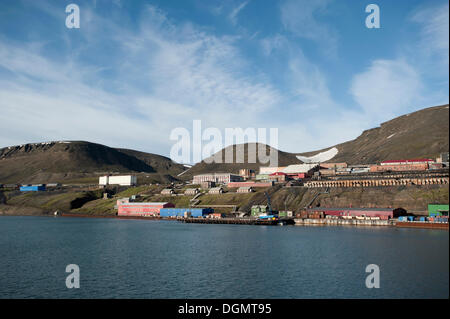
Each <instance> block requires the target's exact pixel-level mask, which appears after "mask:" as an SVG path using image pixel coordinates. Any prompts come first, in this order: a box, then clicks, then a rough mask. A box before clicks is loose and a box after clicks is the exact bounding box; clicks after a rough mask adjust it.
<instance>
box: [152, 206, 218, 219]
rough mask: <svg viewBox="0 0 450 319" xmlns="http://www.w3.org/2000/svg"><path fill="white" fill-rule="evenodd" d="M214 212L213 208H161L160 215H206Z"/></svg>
mask: <svg viewBox="0 0 450 319" xmlns="http://www.w3.org/2000/svg"><path fill="white" fill-rule="evenodd" d="M212 213H214V209H212V208H161V209H160V211H159V215H160V216H161V217H166V218H174V217H185V215H188V216H189V215H190V216H191V217H204V216H207V215H209V214H212Z"/></svg>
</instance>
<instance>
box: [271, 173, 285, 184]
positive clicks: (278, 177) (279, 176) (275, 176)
mask: <svg viewBox="0 0 450 319" xmlns="http://www.w3.org/2000/svg"><path fill="white" fill-rule="evenodd" d="M269 180H271V181H275V182H285V181H287V180H288V177H287V174H286V173H283V172H275V173H272V174H270V175H269Z"/></svg>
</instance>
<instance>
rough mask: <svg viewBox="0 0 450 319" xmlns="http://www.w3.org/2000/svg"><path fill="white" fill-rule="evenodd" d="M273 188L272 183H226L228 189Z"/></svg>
mask: <svg viewBox="0 0 450 319" xmlns="http://www.w3.org/2000/svg"><path fill="white" fill-rule="evenodd" d="M271 186H273V182H266V183H259V182H237V183H228V184H227V187H228V188H237V187H271Z"/></svg>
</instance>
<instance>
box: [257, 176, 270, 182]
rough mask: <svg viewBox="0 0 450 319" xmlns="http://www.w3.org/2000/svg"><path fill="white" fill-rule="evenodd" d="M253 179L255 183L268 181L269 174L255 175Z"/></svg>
mask: <svg viewBox="0 0 450 319" xmlns="http://www.w3.org/2000/svg"><path fill="white" fill-rule="evenodd" d="M255 179H256V180H257V181H265V180H268V179H269V174H257V175H256V176H255Z"/></svg>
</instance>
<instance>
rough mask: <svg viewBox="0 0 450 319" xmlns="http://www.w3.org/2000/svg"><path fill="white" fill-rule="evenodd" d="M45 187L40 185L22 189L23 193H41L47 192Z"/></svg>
mask: <svg viewBox="0 0 450 319" xmlns="http://www.w3.org/2000/svg"><path fill="white" fill-rule="evenodd" d="M45 189H46V188H45V185H44V184H39V185H26V186H25V185H23V186H21V187H20V191H21V192H39V191H45Z"/></svg>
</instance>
